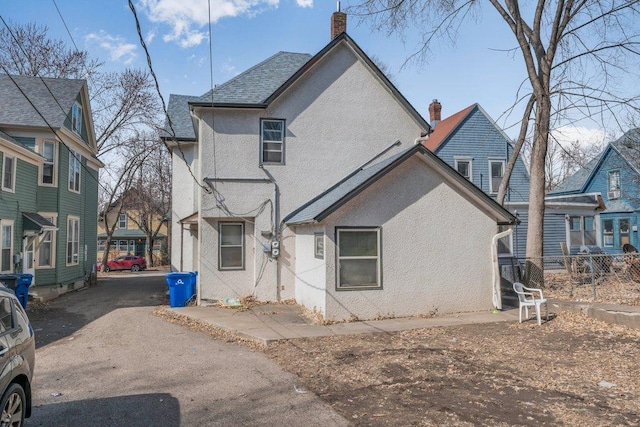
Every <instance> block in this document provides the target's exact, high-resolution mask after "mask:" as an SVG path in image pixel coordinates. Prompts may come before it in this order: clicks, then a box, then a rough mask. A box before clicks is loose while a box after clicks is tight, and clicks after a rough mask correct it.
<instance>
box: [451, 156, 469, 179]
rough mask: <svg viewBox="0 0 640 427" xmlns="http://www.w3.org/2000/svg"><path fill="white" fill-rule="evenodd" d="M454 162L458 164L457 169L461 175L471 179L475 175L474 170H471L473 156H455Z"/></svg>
mask: <svg viewBox="0 0 640 427" xmlns="http://www.w3.org/2000/svg"><path fill="white" fill-rule="evenodd" d="M454 163H455V166H456V170H457V171H458V172H459V173H460V175H462V176H464V177H465V178H467V179H468V180H469V181H471V180H472V177H473V175H472V173H473V172H472V170H471V157H456V158H454Z"/></svg>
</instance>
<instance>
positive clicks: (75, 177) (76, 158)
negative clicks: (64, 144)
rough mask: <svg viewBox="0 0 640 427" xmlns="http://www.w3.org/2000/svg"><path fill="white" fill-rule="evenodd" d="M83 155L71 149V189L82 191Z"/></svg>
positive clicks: (77, 191)
mask: <svg viewBox="0 0 640 427" xmlns="http://www.w3.org/2000/svg"><path fill="white" fill-rule="evenodd" d="M81 160H82V156H81V155H80V153H76V152H75V151H73V150H69V190H70V191H73V192H74V193H79V192H80V177H81V176H82V175H81V173H80V170H81V167H82V166H81V163H80V162H81Z"/></svg>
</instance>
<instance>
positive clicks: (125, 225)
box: [118, 213, 129, 230]
mask: <svg viewBox="0 0 640 427" xmlns="http://www.w3.org/2000/svg"><path fill="white" fill-rule="evenodd" d="M122 217H124V227H123V226H122V222H123V221H122ZM128 220H129V217H127V214H126V213H123V214H120V215H119V216H118V228H120V229H121V230H126V229H127V225H128V222H129V221H128Z"/></svg>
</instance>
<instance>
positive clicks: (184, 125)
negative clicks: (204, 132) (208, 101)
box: [161, 94, 200, 140]
mask: <svg viewBox="0 0 640 427" xmlns="http://www.w3.org/2000/svg"><path fill="white" fill-rule="evenodd" d="M199 99H200V97H199V96H190V95H173V94H172V95H170V96H169V106H168V107H167V113H168V115H169V117H171V126H169V121H168V120H167V121H166V122H165V124H164V132H163V134H162V135H161V136H163V137H165V138H173V137H174V135H173V133H172V132H171V127H173V132H175V137H176V138H177V139H181V140H184V139H196V133H195V130H194V129H193V122H192V121H191V114H190V113H189V102H191V101H198V100H199Z"/></svg>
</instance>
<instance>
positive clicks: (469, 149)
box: [424, 100, 602, 258]
mask: <svg viewBox="0 0 640 427" xmlns="http://www.w3.org/2000/svg"><path fill="white" fill-rule="evenodd" d="M441 110H442V106H441V104H440V103H439V102H438V101H437V100H434V102H432V103H431V105H430V106H429V115H430V120H431V123H430V124H431V126H432V128H433V132H432V133H431V134H430V135H429V139H427V140H426V141H425V142H424V145H425V146H426V147H427V148H428V149H429V150H431V151H432V152H433V153H435V154H436V155H437V156H438V157H440V158H441V159H442V160H444V161H445V162H446V163H448V164H449V165H450V166H452V167H453V168H454V169H456V170H457V171H458V172H459V173H460V174H462V175H463V176H465V177H466V178H467V179H469V180H470V181H471V182H473V183H474V184H475V185H476V186H477V187H479V188H480V189H481V190H482V191H484V192H485V193H487V194H488V195H489V196H491V197H493V198H494V199H495V198H496V197H497V195H498V187H499V186H500V182H501V181H502V177H503V175H504V170H505V166H506V163H507V162H508V160H509V157H510V156H511V154H512V153H513V143H512V141H511V139H510V138H509V137H508V136H507V135H506V134H505V133H504V131H503V130H502V129H500V127H499V126H498V125H496V123H495V122H494V120H493V119H492V118H491V117H490V116H489V115H488V114H487V112H486V111H484V109H483V108H482V107H481V106H480V105H478V104H473V105H471V106H469V107H467V108H465V109H464V110H461V111H459V112H457V113H455V114H453V115H451V116H449V117H447V118H446V119H444V120H440V117H441ZM545 205H546V211H545V220H544V255H545V256H560V255H562V251H561V246H560V243H561V242H567V245H570V241H571V239H572V242H573V243H574V244H575V245H577V246H576V248H577V249H576V250H579V247H580V245H584V244H596V243H595V242H592V241H591V240H592V239H591V235H592V234H594V233H590V231H589V230H590V227H591V228H592V227H593V223H594V222H593V220H592V219H590V218H593V217H594V215H596V213H597V211H596V210H597V209H598V208H602V201H601V199H599V197H598V196H597V195H596V194H555V195H553V197H548V198H547V199H546V203H545ZM504 206H505V208H507V209H508V210H509V211H510V212H512V213H513V214H514V215H516V217H517V218H518V219H519V220H520V224H519V225H517V226H514V232H513V234H512V236H511V238H510V239H509V240H508V241H504V242H502V245H500V247H499V251H500V253H501V256H513V257H516V258H523V257H525V255H526V244H527V226H528V221H527V218H528V211H529V171H528V169H527V167H526V165H525V163H524V161H523V160H522V157H519V158H518V161H517V163H516V165H515V167H514V170H513V172H512V174H511V178H510V180H509V187H508V190H507V195H506V198H505V201H504ZM575 245H574V246H575Z"/></svg>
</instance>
